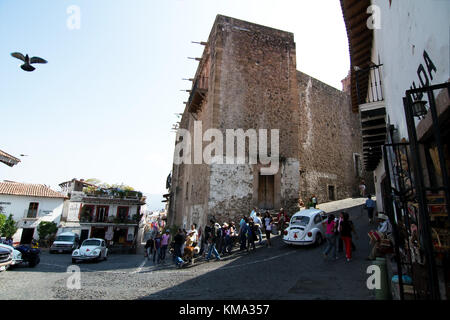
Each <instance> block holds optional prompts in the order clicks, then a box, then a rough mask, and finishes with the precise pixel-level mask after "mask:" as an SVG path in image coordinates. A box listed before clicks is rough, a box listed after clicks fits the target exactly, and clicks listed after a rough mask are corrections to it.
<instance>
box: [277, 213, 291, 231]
mask: <svg viewBox="0 0 450 320" xmlns="http://www.w3.org/2000/svg"><path fill="white" fill-rule="evenodd" d="M277 220H278V230H279V231H280V234H283V231H284V225H285V224H286V221H289V217H288V216H287V214H286V212H285V211H284V209H283V208H281V209H280V212H279V213H278V215H277Z"/></svg>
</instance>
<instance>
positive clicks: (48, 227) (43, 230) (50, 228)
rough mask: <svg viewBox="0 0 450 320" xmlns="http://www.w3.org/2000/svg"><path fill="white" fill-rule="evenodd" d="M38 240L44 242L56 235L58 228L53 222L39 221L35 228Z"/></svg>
mask: <svg viewBox="0 0 450 320" xmlns="http://www.w3.org/2000/svg"><path fill="white" fill-rule="evenodd" d="M37 231H38V234H39V240H45V239H46V238H47V237H48V236H51V235H54V234H56V232H57V231H58V226H57V225H56V223H54V222H50V221H41V222H40V223H39V225H38V228H37Z"/></svg>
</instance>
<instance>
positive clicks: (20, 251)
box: [0, 244, 41, 268]
mask: <svg viewBox="0 0 450 320" xmlns="http://www.w3.org/2000/svg"><path fill="white" fill-rule="evenodd" d="M0 248H6V249H8V250H11V251H12V254H13V258H12V263H11V265H10V267H13V266H17V265H19V264H24V263H26V264H27V265H28V266H29V267H30V268H34V267H35V266H37V265H38V264H39V262H40V261H41V258H40V257H39V254H40V253H41V250H39V249H37V248H33V247H30V246H27V245H19V246H16V247H12V246H10V245H7V244H0Z"/></svg>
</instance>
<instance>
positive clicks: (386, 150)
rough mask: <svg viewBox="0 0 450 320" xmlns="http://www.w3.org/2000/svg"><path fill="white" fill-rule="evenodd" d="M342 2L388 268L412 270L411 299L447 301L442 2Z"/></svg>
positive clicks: (449, 199) (449, 159)
mask: <svg viewBox="0 0 450 320" xmlns="http://www.w3.org/2000/svg"><path fill="white" fill-rule="evenodd" d="M341 7H342V12H343V16H344V20H345V24H346V28H347V35H348V41H349V51H350V61H351V95H352V107H353V111H354V112H359V114H360V116H361V127H362V136H363V149H364V163H365V167H366V170H368V171H372V172H373V174H374V181H375V188H376V199H377V211H378V212H384V213H386V214H387V215H388V216H389V218H390V220H391V222H392V223H393V225H394V234H397V241H394V242H396V244H394V245H395V247H396V250H399V251H398V252H399V253H398V254H399V255H401V256H402V258H401V259H400V260H399V261H401V262H400V263H398V264H397V268H398V269H401V271H402V272H403V273H404V274H407V275H409V276H411V277H412V279H413V289H411V290H412V291H413V292H414V296H415V298H417V299H427V298H433V299H438V298H442V299H449V298H450V283H449V281H448V279H450V270H449V269H448V268H442V266H445V265H448V263H449V262H450V261H448V258H445V257H448V255H445V254H444V255H443V253H445V252H447V253H448V251H449V248H450V244H449V243H447V241H448V240H445V239H446V237H445V234H449V232H450V230H449V228H448V224H446V222H445V221H446V219H449V211H450V210H449V203H450V195H449V194H450V191H449V187H450V186H449V181H448V173H449V172H450V153H449V151H450V146H449V141H450V130H449V129H450V120H449V119H450V114H449V113H450V110H449V108H448V107H449V93H450V89H449V88H450V85H449V80H450V70H449V66H450V52H449V32H450V1H440V0H421V1H416V0H389V1H387V0H341ZM438 234H440V236H437V235H438ZM438 238H439V241H438ZM400 239H403V240H400ZM404 240H407V241H406V242H405V241H404ZM405 243H406V244H405ZM436 243H438V244H439V243H441V244H439V245H436ZM445 248H447V249H445ZM398 272H400V271H398ZM445 279H447V280H445ZM426 285H428V287H427V286H426ZM402 295H403V293H402V294H401V296H402Z"/></svg>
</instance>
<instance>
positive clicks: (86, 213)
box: [80, 205, 95, 222]
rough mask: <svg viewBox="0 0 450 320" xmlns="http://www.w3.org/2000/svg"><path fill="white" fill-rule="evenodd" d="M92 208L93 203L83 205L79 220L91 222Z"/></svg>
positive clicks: (92, 216)
mask: <svg viewBox="0 0 450 320" xmlns="http://www.w3.org/2000/svg"><path fill="white" fill-rule="evenodd" d="M94 209H95V206H93V205H84V206H83V207H82V208H81V213H80V222H92V220H94Z"/></svg>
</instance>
